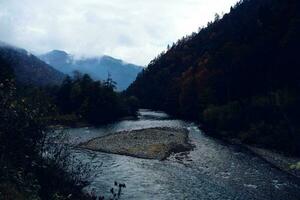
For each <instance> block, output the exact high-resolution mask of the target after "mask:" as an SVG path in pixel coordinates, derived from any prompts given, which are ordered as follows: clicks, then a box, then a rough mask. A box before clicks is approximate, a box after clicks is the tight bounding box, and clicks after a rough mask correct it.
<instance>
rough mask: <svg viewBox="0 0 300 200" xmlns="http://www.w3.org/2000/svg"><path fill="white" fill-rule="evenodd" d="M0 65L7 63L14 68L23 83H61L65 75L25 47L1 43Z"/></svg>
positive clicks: (18, 78)
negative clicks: (20, 47)
mask: <svg viewBox="0 0 300 200" xmlns="http://www.w3.org/2000/svg"><path fill="white" fill-rule="evenodd" d="M0 61H1V62H0V65H1V67H6V66H4V64H3V63H6V64H8V65H10V66H11V67H12V69H13V70H14V73H15V76H16V79H17V81H18V82H20V83H23V84H33V85H37V86H45V85H56V84H60V83H61V82H62V80H63V78H64V77H65V75H64V74H63V73H61V72H59V71H57V70H56V69H54V68H53V67H51V66H49V65H47V64H46V63H44V62H43V61H41V60H39V59H38V58H37V57H35V56H33V55H32V54H30V53H28V52H27V51H26V50H24V49H19V48H16V47H13V46H10V45H7V44H5V43H2V42H1V44H0Z"/></svg>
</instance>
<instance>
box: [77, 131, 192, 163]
mask: <svg viewBox="0 0 300 200" xmlns="http://www.w3.org/2000/svg"><path fill="white" fill-rule="evenodd" d="M78 147H80V148H85V149H88V150H92V151H99V152H104V153H111V154H118V155H125V156H131V157H136V158H143V159H157V160H165V159H166V158H168V157H169V156H170V155H171V154H172V153H178V152H185V151H190V150H191V149H192V145H191V144H190V143H189V137H188V131H187V130H186V129H175V128H149V129H141V130H133V131H123V132H118V133H114V134H111V135H107V136H103V137H98V138H94V139H92V140H90V141H88V142H85V143H82V144H79V145H78Z"/></svg>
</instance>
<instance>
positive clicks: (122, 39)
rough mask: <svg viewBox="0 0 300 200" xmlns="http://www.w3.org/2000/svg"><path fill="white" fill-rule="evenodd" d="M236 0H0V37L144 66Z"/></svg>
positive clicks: (25, 45) (27, 45)
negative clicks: (107, 56) (110, 57)
mask: <svg viewBox="0 0 300 200" xmlns="http://www.w3.org/2000/svg"><path fill="white" fill-rule="evenodd" d="M236 2H237V0H0V40H1V41H4V42H6V43H9V44H12V45H15V46H18V47H22V48H25V49H26V50H29V51H31V52H32V53H36V54H41V53H45V52H47V51H51V50H53V49H59V50H65V51H67V52H68V53H71V54H75V55H77V56H86V57H91V56H101V55H104V54H105V55H110V56H113V57H116V58H120V59H123V60H124V61H126V62H130V63H134V64H139V65H143V66H145V65H147V64H148V63H149V62H150V61H151V60H152V59H153V58H154V57H156V56H157V55H158V54H159V53H160V52H162V51H163V50H165V49H166V47H167V45H168V44H172V43H173V42H176V41H177V40H178V39H180V38H181V37H182V36H185V35H188V34H191V33H192V32H196V31H197V30H198V28H199V27H202V26H205V25H206V24H207V22H208V21H211V20H213V19H214V15H215V13H219V14H221V13H223V12H224V13H227V12H229V10H230V7H231V6H233V5H234V4H235V3H236Z"/></svg>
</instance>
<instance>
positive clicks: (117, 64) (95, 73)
mask: <svg viewBox="0 0 300 200" xmlns="http://www.w3.org/2000/svg"><path fill="white" fill-rule="evenodd" d="M39 57H40V59H41V60H43V61H45V62H46V63H48V64H50V65H52V66H53V67H55V68H56V69H57V70H60V71H62V72H64V73H66V74H69V75H71V74H72V73H73V71H75V70H76V71H79V72H82V73H87V74H89V75H90V76H91V77H92V78H93V79H95V80H106V79H107V78H108V74H110V76H111V78H112V79H113V80H114V81H115V82H116V83H117V88H118V90H124V89H126V88H127V87H128V86H129V85H130V84H131V83H132V82H133V81H134V80H135V78H136V76H137V74H138V73H139V72H140V71H141V70H142V69H143V68H142V67H139V66H136V65H133V64H127V63H125V62H123V61H122V60H119V59H115V58H112V57H110V56H101V57H98V58H81V59H75V58H74V56H72V55H69V54H67V53H66V52H64V51H60V50H53V51H51V52H49V53H46V54H44V55H41V56H39Z"/></svg>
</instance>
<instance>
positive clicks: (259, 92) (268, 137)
mask: <svg viewBox="0 0 300 200" xmlns="http://www.w3.org/2000/svg"><path fill="white" fill-rule="evenodd" d="M299 10H300V1H298V0H284V1H283V0H244V1H240V2H239V3H237V4H236V5H235V6H234V7H232V8H231V11H230V13H228V14H225V15H224V16H223V17H220V16H218V15H216V19H215V21H214V22H210V23H208V26H207V27H206V28H204V29H201V30H200V31H199V32H198V33H193V34H192V35H190V36H188V37H184V38H182V39H180V40H179V41H178V42H176V43H175V44H174V45H173V46H172V47H170V48H169V49H168V51H167V52H163V53H162V54H160V55H159V56H158V57H157V58H155V59H154V60H153V61H152V62H151V63H150V64H149V65H148V67H147V68H146V69H145V70H144V71H143V72H142V73H141V74H139V76H138V77H137V79H136V81H135V82H134V83H133V84H132V85H131V86H130V87H129V88H128V90H127V91H126V92H127V94H129V95H135V96H136V97H138V98H139V99H140V101H141V103H142V105H143V106H144V107H148V108H152V109H161V110H165V111H167V112H169V113H171V114H174V115H178V116H181V117H183V118H185V119H191V120H197V121H200V122H201V123H202V124H203V125H204V126H205V127H206V128H207V129H209V130H210V131H209V132H210V133H214V134H215V135H218V136H224V137H234V138H238V139H240V140H241V141H243V142H247V143H255V144H257V145H263V146H266V147H270V148H275V149H280V150H284V151H286V152H293V153H297V154H299V155H300V143H299V142H297V141H300V134H299V133H300V118H299V116H300V59H299V55H298V54H299V50H300V37H299V35H300V12H299Z"/></svg>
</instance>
